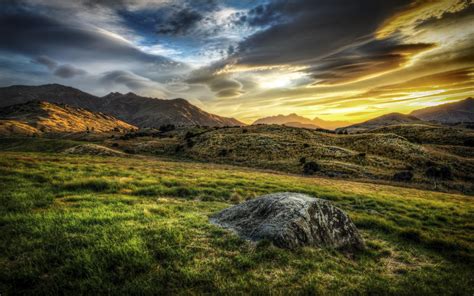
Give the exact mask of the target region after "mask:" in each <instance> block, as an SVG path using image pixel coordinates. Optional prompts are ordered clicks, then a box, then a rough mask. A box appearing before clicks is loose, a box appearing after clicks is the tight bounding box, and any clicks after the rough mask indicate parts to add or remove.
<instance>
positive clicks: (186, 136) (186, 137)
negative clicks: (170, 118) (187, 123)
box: [184, 131, 195, 140]
mask: <svg viewBox="0 0 474 296" xmlns="http://www.w3.org/2000/svg"><path fill="white" fill-rule="evenodd" d="M194 136H195V134H194V133H193V132H191V131H188V132H186V134H185V135H184V138H185V139H186V140H187V139H191V138H192V137H194Z"/></svg>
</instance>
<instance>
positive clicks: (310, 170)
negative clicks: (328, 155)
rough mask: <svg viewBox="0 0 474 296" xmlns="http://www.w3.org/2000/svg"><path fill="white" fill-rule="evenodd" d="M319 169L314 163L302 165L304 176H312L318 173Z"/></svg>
mask: <svg viewBox="0 0 474 296" xmlns="http://www.w3.org/2000/svg"><path fill="white" fill-rule="evenodd" d="M320 169H321V168H320V166H319V164H318V163H316V162H315V161H309V162H306V163H305V164H304V165H303V173H304V174H305V175H313V174H314V173H316V172H318V171H319V170H320Z"/></svg>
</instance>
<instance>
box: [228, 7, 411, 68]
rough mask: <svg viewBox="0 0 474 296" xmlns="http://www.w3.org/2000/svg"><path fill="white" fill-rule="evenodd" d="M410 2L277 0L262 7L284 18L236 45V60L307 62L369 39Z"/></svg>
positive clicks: (274, 62)
mask: <svg viewBox="0 0 474 296" xmlns="http://www.w3.org/2000/svg"><path fill="white" fill-rule="evenodd" d="M407 3H408V1H399V0H396V1H395V0H392V1H375V0H369V1H343V0H336V1H334V0H333V1H328V0H314V1H304V0H295V1H291V2H289V1H275V2H272V3H270V4H268V5H267V6H266V8H265V11H270V12H271V13H268V14H270V15H281V16H282V17H283V18H285V19H286V20H287V21H285V22H283V23H281V24H277V25H274V26H272V27H271V28H269V29H267V30H265V31H262V32H260V33H257V34H255V35H253V36H251V37H249V38H248V39H246V40H245V41H243V42H241V43H240V45H239V49H240V51H241V52H240V53H239V54H238V55H237V57H238V58H239V63H240V64H245V65H272V64H306V63H308V62H312V61H315V60H317V59H320V58H322V57H325V56H328V55H330V54H334V53H336V52H337V51H340V50H341V49H343V48H345V47H347V46H353V45H354V44H357V43H362V42H367V41H368V40H370V39H371V37H372V33H373V32H374V31H375V30H376V29H377V28H378V26H379V25H380V24H381V23H382V22H383V20H384V19H385V18H387V17H388V16H389V15H391V14H393V13H394V12H395V11H396V10H397V9H400V8H401V7H403V6H404V4H407Z"/></svg>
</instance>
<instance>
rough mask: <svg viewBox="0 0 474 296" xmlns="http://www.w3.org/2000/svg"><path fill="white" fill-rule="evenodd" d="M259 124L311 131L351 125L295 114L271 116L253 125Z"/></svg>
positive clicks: (345, 122) (344, 122)
mask: <svg viewBox="0 0 474 296" xmlns="http://www.w3.org/2000/svg"><path fill="white" fill-rule="evenodd" d="M257 124H278V125H286V126H291V127H302V128H309V129H319V128H323V129H329V130H333V129H336V128H338V127H343V126H347V125H350V124H351V123H350V122H347V121H327V120H323V119H320V118H318V117H315V118H314V119H309V118H306V117H303V116H299V115H297V114H295V113H291V114H288V115H282V114H280V115H276V116H269V117H264V118H260V119H258V120H256V121H255V122H254V123H252V125H257Z"/></svg>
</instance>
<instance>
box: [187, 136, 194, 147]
mask: <svg viewBox="0 0 474 296" xmlns="http://www.w3.org/2000/svg"><path fill="white" fill-rule="evenodd" d="M194 144H195V143H194V141H193V140H192V139H191V138H188V139H186V146H188V147H189V148H192V147H193V146H194Z"/></svg>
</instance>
